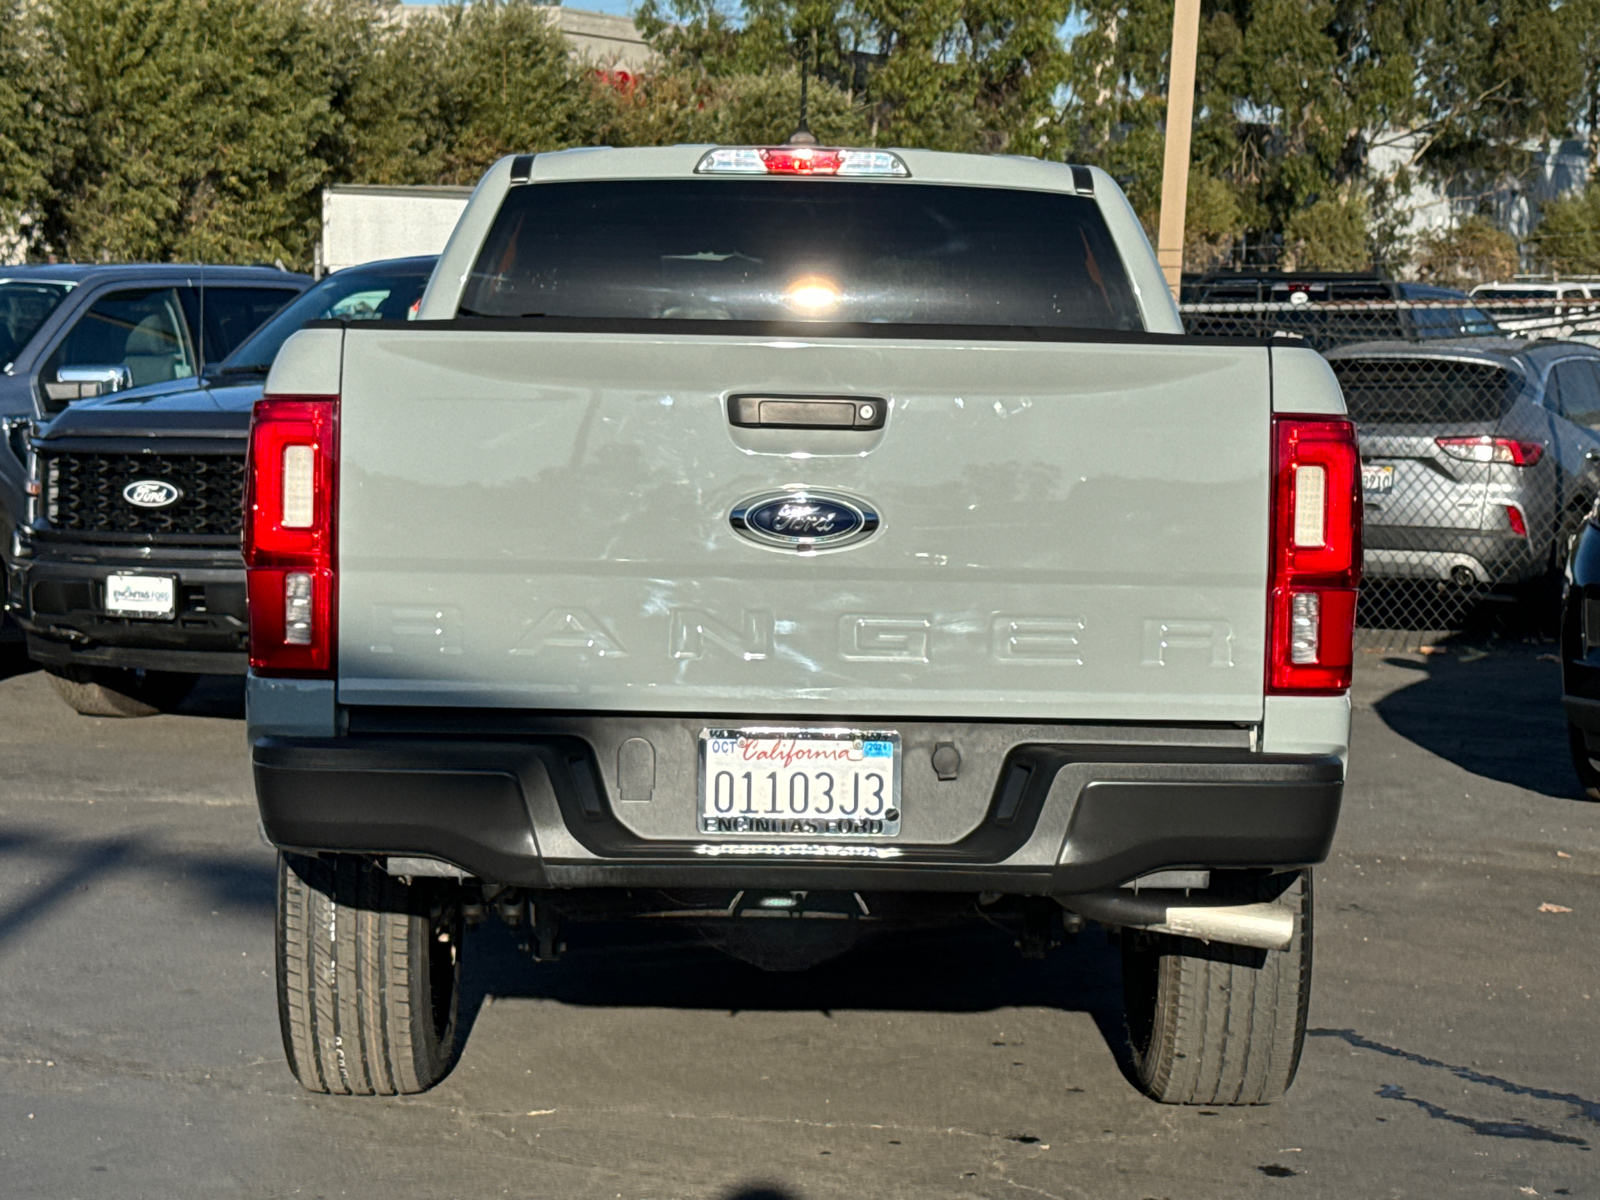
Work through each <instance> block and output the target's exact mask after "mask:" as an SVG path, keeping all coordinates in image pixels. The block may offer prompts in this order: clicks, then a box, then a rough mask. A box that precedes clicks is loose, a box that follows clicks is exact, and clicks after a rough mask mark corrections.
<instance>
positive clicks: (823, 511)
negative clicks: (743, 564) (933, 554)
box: [728, 489, 878, 553]
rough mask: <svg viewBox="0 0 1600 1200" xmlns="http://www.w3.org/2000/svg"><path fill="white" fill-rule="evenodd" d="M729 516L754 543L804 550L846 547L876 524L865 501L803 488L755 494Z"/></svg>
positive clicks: (863, 535) (871, 530) (876, 525)
mask: <svg viewBox="0 0 1600 1200" xmlns="http://www.w3.org/2000/svg"><path fill="white" fill-rule="evenodd" d="M728 520H729V521H730V522H731V523H732V524H733V527H734V528H735V529H736V530H738V531H739V532H740V533H741V534H743V535H744V536H745V537H747V538H749V539H750V540H751V541H753V542H760V543H762V544H763V545H767V546H781V547H783V548H784V549H787V550H799V551H801V552H802V553H804V552H812V551H817V550H833V549H837V548H838V547H841V546H848V545H851V544H853V543H855V542H859V541H862V540H863V539H865V538H867V537H870V536H871V535H872V534H873V533H874V532H876V530H877V528H878V514H877V513H876V512H874V511H873V510H872V509H871V508H870V507H869V506H868V505H867V504H865V503H864V502H863V501H860V500H856V499H854V498H852V497H850V496H842V495H840V494H838V493H837V492H818V491H811V490H800V489H796V490H795V491H789V492H769V493H767V494H765V495H761V496H752V497H751V498H750V499H748V500H746V501H744V502H742V503H740V504H738V505H735V506H734V509H733V511H732V512H731V513H729V514H728Z"/></svg>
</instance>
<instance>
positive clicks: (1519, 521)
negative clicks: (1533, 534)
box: [1506, 504, 1528, 538]
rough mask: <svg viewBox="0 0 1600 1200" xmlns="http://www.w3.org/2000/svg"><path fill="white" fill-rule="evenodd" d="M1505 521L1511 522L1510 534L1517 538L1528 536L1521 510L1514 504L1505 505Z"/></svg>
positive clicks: (1526, 524) (1526, 523)
mask: <svg viewBox="0 0 1600 1200" xmlns="http://www.w3.org/2000/svg"><path fill="white" fill-rule="evenodd" d="M1506 520H1507V521H1510V522H1511V532H1512V533H1514V534H1516V535H1517V536H1518V537H1519V538H1525V537H1527V536H1528V522H1527V521H1526V520H1525V519H1524V518H1523V516H1522V510H1521V509H1520V508H1518V507H1517V506H1516V505H1515V504H1508V505H1506Z"/></svg>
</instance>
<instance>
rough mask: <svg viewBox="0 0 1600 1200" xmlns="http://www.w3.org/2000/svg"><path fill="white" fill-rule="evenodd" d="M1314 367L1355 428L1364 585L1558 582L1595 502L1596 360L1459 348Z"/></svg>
mask: <svg viewBox="0 0 1600 1200" xmlns="http://www.w3.org/2000/svg"><path fill="white" fill-rule="evenodd" d="M1327 358H1328V360H1329V363H1330V365H1331V366H1332V367H1333V370H1334V373H1335V374H1336V375H1337V376H1338V377H1339V382H1340V384H1341V386H1342V387H1343V388H1344V394H1345V400H1346V402H1347V403H1348V404H1349V406H1350V415H1351V416H1352V417H1353V418H1355V420H1356V422H1357V425H1358V427H1359V433H1360V443H1361V463H1362V487H1363V491H1364V494H1365V501H1366V504H1365V507H1366V575H1367V578H1368V579H1369V580H1374V581H1377V580H1385V579H1391V580H1392V579H1411V580H1440V581H1449V582H1452V583H1454V584H1456V585H1458V586H1460V587H1462V588H1474V587H1476V588H1499V587H1505V586H1507V585H1512V584H1518V583H1522V582H1525V581H1528V580H1535V579H1540V578H1546V577H1554V576H1555V574H1556V573H1557V572H1559V570H1560V569H1561V567H1562V565H1563V564H1564V562H1565V557H1566V547H1567V544H1568V542H1569V540H1570V538H1571V536H1572V534H1573V533H1574V532H1575V531H1576V529H1577V528H1578V526H1579V525H1580V524H1581V523H1582V521H1583V518H1584V516H1585V514H1586V513H1587V512H1588V510H1589V508H1590V506H1591V505H1592V504H1593V503H1594V500H1595V498H1596V496H1597V495H1600V349H1596V348H1595V347H1593V346H1589V345H1585V344H1582V343H1578V342H1553V341H1552V342H1532V343H1530V342H1520V341H1512V340H1509V339H1501V338H1468V339H1459V340H1453V341H1449V342H1430V343H1428V344H1427V345H1418V344H1416V343H1402V342H1366V343H1361V344H1357V345H1351V346H1343V347H1340V348H1339V349H1337V350H1331V351H1328V352H1327Z"/></svg>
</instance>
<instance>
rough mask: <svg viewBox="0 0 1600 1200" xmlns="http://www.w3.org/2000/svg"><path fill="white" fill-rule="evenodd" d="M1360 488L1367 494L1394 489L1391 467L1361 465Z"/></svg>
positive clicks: (1379, 493) (1379, 494)
mask: <svg viewBox="0 0 1600 1200" xmlns="http://www.w3.org/2000/svg"><path fill="white" fill-rule="evenodd" d="M1361 490H1362V491H1363V492H1365V493H1366V494H1367V495H1369V496H1381V495H1382V494H1383V493H1385V492H1392V491H1394V468H1393V467H1362V468H1361Z"/></svg>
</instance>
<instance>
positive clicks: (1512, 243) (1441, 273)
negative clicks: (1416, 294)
mask: <svg viewBox="0 0 1600 1200" xmlns="http://www.w3.org/2000/svg"><path fill="white" fill-rule="evenodd" d="M1418 250H1419V253H1418V256H1417V261H1416V270H1417V278H1418V279H1422V280H1425V281H1427V282H1428V283H1437V284H1439V285H1441V286H1443V287H1453V288H1462V289H1466V288H1470V287H1472V286H1473V285H1475V284H1479V283H1489V282H1491V281H1492V280H1496V279H1509V278H1510V277H1511V276H1512V275H1514V274H1516V272H1517V270H1518V268H1519V265H1520V262H1521V256H1520V255H1519V254H1518V253H1517V241H1516V239H1515V238H1513V237H1512V236H1511V235H1510V234H1509V233H1507V232H1506V231H1505V230H1503V229H1500V228H1498V227H1497V226H1496V225H1495V223H1494V222H1493V221H1491V220H1489V218H1488V217H1485V216H1470V217H1466V218H1465V219H1463V220H1462V221H1460V222H1458V223H1457V224H1456V225H1454V226H1452V227H1451V228H1448V229H1441V230H1438V231H1436V232H1434V233H1430V234H1427V235H1425V236H1424V237H1423V238H1422V239H1421V244H1420V245H1419V247H1418Z"/></svg>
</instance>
